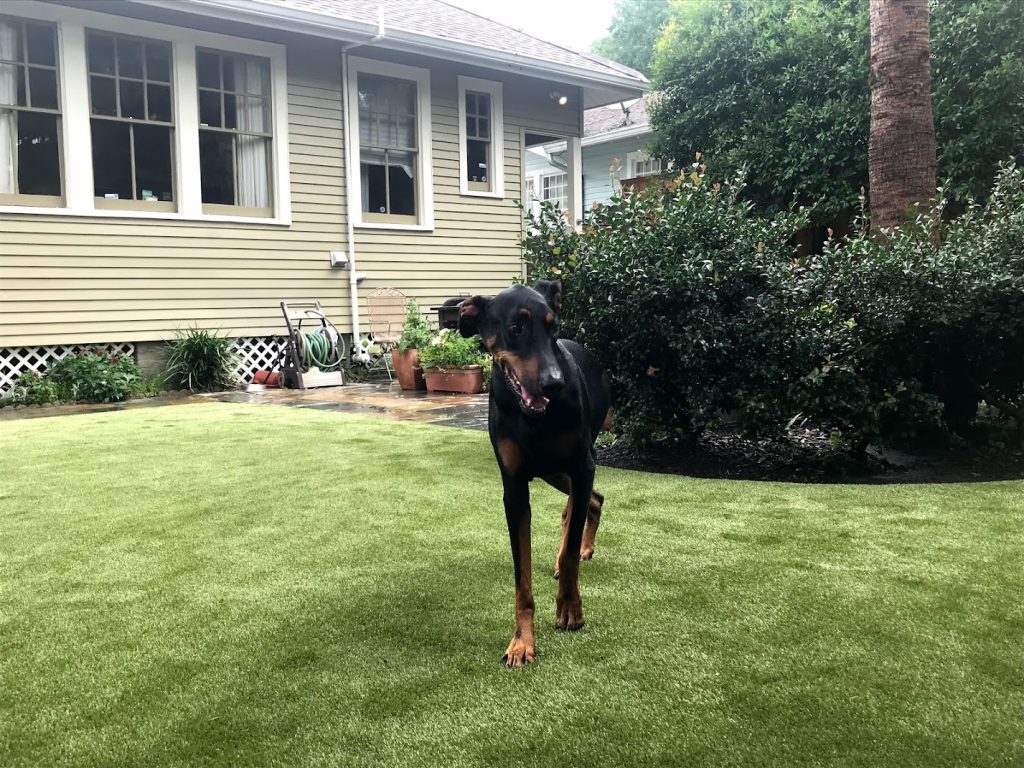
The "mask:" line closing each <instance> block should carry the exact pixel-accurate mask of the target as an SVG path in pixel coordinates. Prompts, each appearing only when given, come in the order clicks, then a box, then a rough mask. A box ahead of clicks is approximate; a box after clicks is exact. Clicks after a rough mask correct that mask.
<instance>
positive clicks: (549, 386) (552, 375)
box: [540, 368, 565, 397]
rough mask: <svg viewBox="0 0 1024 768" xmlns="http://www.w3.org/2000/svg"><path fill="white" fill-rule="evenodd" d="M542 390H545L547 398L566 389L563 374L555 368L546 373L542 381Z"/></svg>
mask: <svg viewBox="0 0 1024 768" xmlns="http://www.w3.org/2000/svg"><path fill="white" fill-rule="evenodd" d="M540 388H541V389H542V390H544V394H545V396H547V397H553V396H554V395H557V394H558V393H559V392H561V391H562V390H563V389H565V379H564V378H563V377H562V372H561V371H560V370H558V369H557V368H555V369H554V370H552V371H547V372H546V373H544V375H543V376H541V379H540Z"/></svg>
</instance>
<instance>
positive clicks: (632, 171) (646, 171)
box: [626, 152, 662, 179]
mask: <svg viewBox="0 0 1024 768" xmlns="http://www.w3.org/2000/svg"><path fill="white" fill-rule="evenodd" d="M626 159H627V164H628V166H629V178H631V179H636V178H640V177H643V176H657V175H658V174H659V173H661V171H662V162H661V159H660V158H657V157H651V156H650V155H648V154H646V153H644V152H630V153H628V154H627V156H626Z"/></svg>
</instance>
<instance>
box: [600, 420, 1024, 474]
mask: <svg viewBox="0 0 1024 768" xmlns="http://www.w3.org/2000/svg"><path fill="white" fill-rule="evenodd" d="M597 460H598V463H599V464H602V465H604V466H609V467H619V468H621V469H636V470H640V471H643V472H659V473H662V474H671V475H687V476H690V477H707V478H720V479H732V480H776V481H783V482H794V483H830V482H831V483H957V482H979V481H985V480H1016V479H1024V450H1021V449H1020V448H1016V447H1007V446H1006V445H1004V444H1001V443H998V442H997V443H995V444H990V445H989V446H988V447H987V448H984V449H979V448H972V447H965V446H959V447H957V448H955V449H954V448H949V447H947V446H937V445H931V446H929V445H924V446H917V447H915V448H914V449H913V450H912V451H911V450H908V451H906V452H904V451H894V450H885V451H876V450H874V449H871V450H869V451H868V455H867V456H866V457H865V458H864V459H862V460H858V459H855V458H853V457H851V456H850V455H849V454H846V453H837V452H835V451H834V450H833V449H832V446H831V444H830V441H829V437H828V435H827V434H826V433H824V432H821V431H817V430H813V429H806V430H796V431H793V432H792V433H791V434H790V435H789V436H788V437H787V438H786V439H778V440H752V439H749V438H745V437H743V436H742V435H740V434H739V433H737V432H736V431H735V430H732V429H729V428H728V427H723V428H720V429H718V430H715V431H713V432H707V433H705V434H704V435H702V436H701V438H700V440H699V442H698V444H697V446H696V447H695V448H690V449H687V448H683V447H681V446H673V447H657V448H653V449H647V450H643V451H639V450H636V449H634V448H633V447H632V446H630V445H628V444H626V443H625V442H624V441H622V440H618V441H616V442H614V443H612V444H610V445H609V444H602V445H600V446H599V447H598V453H597Z"/></svg>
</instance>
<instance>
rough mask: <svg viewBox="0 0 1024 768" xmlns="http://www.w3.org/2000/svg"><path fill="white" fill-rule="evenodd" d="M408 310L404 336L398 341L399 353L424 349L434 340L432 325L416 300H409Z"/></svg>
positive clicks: (407, 303) (403, 331) (406, 305)
mask: <svg viewBox="0 0 1024 768" xmlns="http://www.w3.org/2000/svg"><path fill="white" fill-rule="evenodd" d="M405 308H406V310H408V312H407V314H406V316H405V326H404V327H403V328H402V335H401V336H400V337H399V339H398V350H399V352H405V351H407V350H410V349H423V348H424V347H426V346H428V345H429V344H430V342H431V341H432V340H433V338H434V332H433V331H432V330H431V329H430V323H429V322H428V321H427V318H425V317H424V316H423V313H422V312H420V308H419V305H417V304H416V300H415V299H409V301H407V302H406V304H405Z"/></svg>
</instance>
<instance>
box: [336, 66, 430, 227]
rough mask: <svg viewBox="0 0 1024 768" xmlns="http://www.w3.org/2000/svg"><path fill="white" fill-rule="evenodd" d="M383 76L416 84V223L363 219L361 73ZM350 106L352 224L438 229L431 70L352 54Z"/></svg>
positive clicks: (349, 75) (346, 138)
mask: <svg viewBox="0 0 1024 768" xmlns="http://www.w3.org/2000/svg"><path fill="white" fill-rule="evenodd" d="M360 72H365V73H366V74H368V75H381V76H383V77H393V78H396V79H399V80H412V81H413V82H415V83H416V141H417V143H418V151H417V152H416V202H417V206H418V208H417V211H416V215H417V218H418V219H419V221H418V222H417V223H416V224H401V223H398V222H394V223H392V222H387V221H363V201H362V198H361V195H362V189H361V185H360V183H359V172H360V171H359V169H360V158H359V73H360ZM346 107H347V108H348V110H349V114H350V115H351V116H352V119H351V120H350V121H349V125H350V126H351V132H352V136H346V137H345V141H350V142H351V152H350V155H351V157H352V168H351V169H349V171H348V172H347V173H348V175H349V178H350V179H351V183H350V184H349V186H348V189H349V194H350V195H352V196H353V199H352V201H353V203H354V205H351V206H350V207H349V211H350V215H351V216H352V225H353V226H354V227H358V228H360V229H404V230H411V231H415V232H432V231H433V230H434V172H433V168H434V163H433V160H432V158H431V138H432V134H431V113H430V70H429V69H422V68H420V67H410V66H406V65H405V64H392V63H391V62H389V61H379V60H377V59H363V58H358V57H356V56H352V57H350V58H349V60H348V104H347V105H346Z"/></svg>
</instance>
